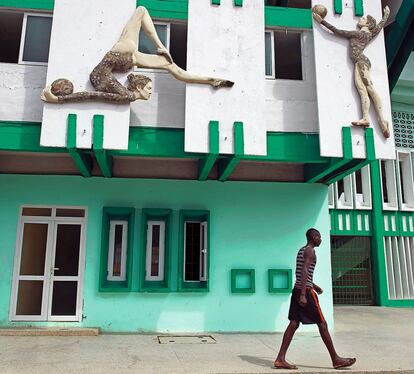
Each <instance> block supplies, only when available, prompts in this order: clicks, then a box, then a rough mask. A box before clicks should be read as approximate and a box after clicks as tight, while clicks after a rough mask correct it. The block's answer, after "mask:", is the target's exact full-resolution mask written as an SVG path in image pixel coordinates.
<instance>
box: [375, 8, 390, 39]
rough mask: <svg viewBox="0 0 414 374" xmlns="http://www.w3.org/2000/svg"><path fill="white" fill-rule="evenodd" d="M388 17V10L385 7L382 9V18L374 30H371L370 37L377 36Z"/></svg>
mask: <svg viewBox="0 0 414 374" xmlns="http://www.w3.org/2000/svg"><path fill="white" fill-rule="evenodd" d="M389 15H390V8H389V7H388V6H386V7H385V8H384V16H383V17H382V20H381V21H379V22H378V25H377V26H375V28H374V29H373V30H372V37H375V36H377V35H378V34H379V32H380V31H381V30H382V29H383V28H384V25H385V23H386V22H387V20H388V17H389Z"/></svg>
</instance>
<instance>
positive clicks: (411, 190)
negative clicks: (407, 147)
mask: <svg viewBox="0 0 414 374" xmlns="http://www.w3.org/2000/svg"><path fill="white" fill-rule="evenodd" d="M397 155H398V174H399V178H398V187H399V188H398V190H399V200H400V209H401V210H414V186H413V167H412V163H411V157H410V153H409V152H398V154H397Z"/></svg>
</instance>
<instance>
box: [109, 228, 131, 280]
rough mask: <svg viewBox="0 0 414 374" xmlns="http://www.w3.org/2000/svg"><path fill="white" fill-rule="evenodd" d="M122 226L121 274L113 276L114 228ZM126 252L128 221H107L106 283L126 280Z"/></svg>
mask: <svg viewBox="0 0 414 374" xmlns="http://www.w3.org/2000/svg"><path fill="white" fill-rule="evenodd" d="M116 226H122V247H121V274H120V275H114V274H113V270H114V257H115V227H116ZM127 250H128V221H125V220H122V221H121V220H110V221H109V241H108V272H107V276H106V279H107V280H108V281H125V280H126V263H127Z"/></svg>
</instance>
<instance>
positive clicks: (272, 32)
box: [265, 29, 276, 79]
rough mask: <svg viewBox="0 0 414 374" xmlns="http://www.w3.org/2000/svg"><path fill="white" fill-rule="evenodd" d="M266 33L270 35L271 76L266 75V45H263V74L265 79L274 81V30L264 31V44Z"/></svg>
mask: <svg viewBox="0 0 414 374" xmlns="http://www.w3.org/2000/svg"><path fill="white" fill-rule="evenodd" d="M266 33H269V34H270V48H271V57H272V75H267V74H266V43H265V74H266V79H276V78H275V77H276V61H275V33H274V30H271V29H266V30H265V42H266Z"/></svg>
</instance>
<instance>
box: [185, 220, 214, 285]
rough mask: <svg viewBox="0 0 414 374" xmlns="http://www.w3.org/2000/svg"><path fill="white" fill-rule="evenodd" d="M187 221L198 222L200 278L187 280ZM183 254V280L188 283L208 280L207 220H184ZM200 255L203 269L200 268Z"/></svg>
mask: <svg viewBox="0 0 414 374" xmlns="http://www.w3.org/2000/svg"><path fill="white" fill-rule="evenodd" d="M187 223H199V224H200V254H199V255H200V260H199V261H200V278H199V279H198V280H187V279H185V264H186V251H185V248H186V238H187V235H186V234H187V225H186V224H187ZM203 229H204V230H205V231H204V234H205V235H204V242H203V240H202V239H203V236H202V230H203ZM183 251H184V255H183V280H184V282H188V283H198V282H203V281H207V280H208V274H207V273H208V264H207V261H208V223H207V221H197V220H184V248H183ZM202 257H204V269H202V264H203V262H202Z"/></svg>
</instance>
